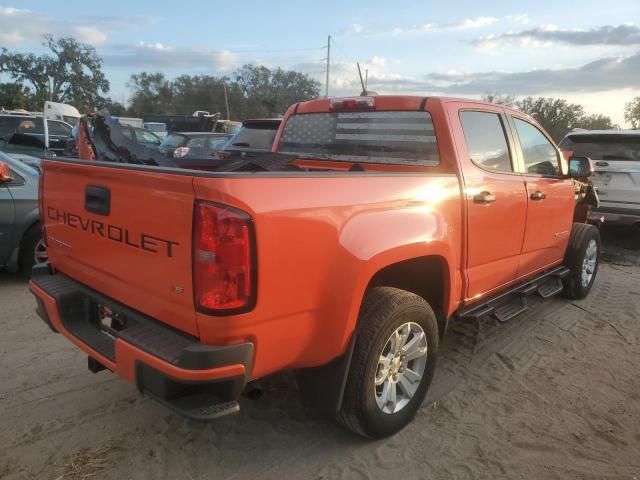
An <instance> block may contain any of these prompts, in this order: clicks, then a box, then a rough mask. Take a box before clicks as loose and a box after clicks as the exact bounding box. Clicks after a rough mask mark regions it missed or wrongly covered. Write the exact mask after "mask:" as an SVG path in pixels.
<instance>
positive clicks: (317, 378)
mask: <svg viewBox="0 0 640 480" xmlns="http://www.w3.org/2000/svg"><path fill="white" fill-rule="evenodd" d="M356 337H357V335H356V333H354V334H353V336H352V337H351V341H350V342H349V345H348V347H347V350H346V351H345V352H344V353H343V354H342V355H340V356H339V357H337V358H335V359H333V360H332V361H331V362H329V363H328V364H326V365H324V366H322V367H315V368H306V369H304V370H300V371H299V372H298V375H297V378H298V389H299V391H300V398H301V400H302V403H303V404H304V405H305V406H307V407H311V408H314V409H316V410H318V411H319V412H320V413H322V414H324V415H327V416H330V417H333V416H335V415H336V413H338V411H339V410H340V407H341V406H342V397H343V395H344V388H345V385H346V384H347V377H348V376H349V367H350V366H351V357H352V356H353V349H354V347H355V345H356Z"/></svg>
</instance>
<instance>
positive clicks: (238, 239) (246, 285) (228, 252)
mask: <svg viewBox="0 0 640 480" xmlns="http://www.w3.org/2000/svg"><path fill="white" fill-rule="evenodd" d="M255 254H256V252H255V241H254V229H253V222H252V220H251V217H250V216H249V215H247V214H246V213H245V212H243V211H241V210H237V209H235V208H231V207H227V206H223V205H217V204H214V203H209V202H200V201H198V202H196V204H195V215H194V239H193V280H194V282H193V283H194V292H195V302H196V307H197V309H198V310H199V311H203V312H208V313H213V314H217V315H230V314H233V313H242V312H246V311H248V310H251V309H252V308H253V306H254V305H255V301H256V284H255V282H256V268H255V265H256V264H255Z"/></svg>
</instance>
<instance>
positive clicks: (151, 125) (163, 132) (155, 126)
mask: <svg viewBox="0 0 640 480" xmlns="http://www.w3.org/2000/svg"><path fill="white" fill-rule="evenodd" d="M142 126H143V127H144V128H146V129H147V130H149V131H150V132H152V133H154V134H155V135H157V136H158V137H159V138H160V140H164V139H165V138H167V124H166V123H162V122H146V123H144V124H143V125H142Z"/></svg>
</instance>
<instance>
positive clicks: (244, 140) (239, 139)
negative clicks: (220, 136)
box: [228, 123, 278, 150]
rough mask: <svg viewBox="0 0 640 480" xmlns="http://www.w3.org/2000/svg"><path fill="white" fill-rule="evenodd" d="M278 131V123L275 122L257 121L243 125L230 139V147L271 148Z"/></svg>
mask: <svg viewBox="0 0 640 480" xmlns="http://www.w3.org/2000/svg"><path fill="white" fill-rule="evenodd" d="M277 131H278V125H277V124H274V123H255V124H251V125H247V126H243V127H242V128H241V129H240V131H239V132H238V133H236V134H235V136H234V137H233V138H232V139H231V140H230V141H229V145H228V146H229V149H231V150H233V149H242V148H251V149H256V150H271V147H272V146H273V141H274V140H275V138H276V132H277Z"/></svg>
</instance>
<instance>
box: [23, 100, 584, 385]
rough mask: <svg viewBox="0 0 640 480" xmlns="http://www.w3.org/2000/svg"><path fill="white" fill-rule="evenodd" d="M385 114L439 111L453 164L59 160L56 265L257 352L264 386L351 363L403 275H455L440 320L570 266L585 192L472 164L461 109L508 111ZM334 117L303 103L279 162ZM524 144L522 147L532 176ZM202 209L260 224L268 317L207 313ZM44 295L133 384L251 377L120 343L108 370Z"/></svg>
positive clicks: (52, 170) (219, 340)
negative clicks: (305, 118)
mask: <svg viewBox="0 0 640 480" xmlns="http://www.w3.org/2000/svg"><path fill="white" fill-rule="evenodd" d="M375 106H376V107H375V108H376V110H375V111H397V110H406V111H412V112H416V111H419V110H425V111H427V112H429V114H430V115H431V118H432V121H433V130H434V134H435V137H436V138H437V147H438V151H439V157H440V162H439V164H438V165H435V166H428V167H427V166H420V165H385V164H366V163H363V164H362V165H360V167H361V169H362V170H363V171H349V168H350V167H351V166H352V165H351V164H350V163H348V162H347V163H345V162H337V161H327V160H317V159H308V158H300V159H297V160H295V163H296V164H297V165H298V166H300V167H303V168H306V169H307V170H306V171H296V172H268V173H264V172H262V173H260V172H258V173H246V172H242V173H240V172H235V173H206V172H194V171H188V170H177V169H173V170H172V169H156V170H154V169H153V168H147V167H138V166H131V165H125V166H123V165H120V164H105V163H103V162H92V163H88V162H77V161H76V162H73V161H68V160H60V161H56V160H45V161H44V162H43V165H44V171H45V175H44V217H45V227H46V238H47V241H48V245H49V257H50V261H51V265H52V266H53V268H54V269H55V270H56V271H59V272H62V273H63V274H65V275H66V276H68V277H70V278H71V279H73V280H75V281H76V282H79V283H81V284H83V285H86V286H88V287H90V288H91V289H93V290H95V291H97V292H100V293H101V294H103V295H105V296H107V297H109V298H112V299H114V300H116V301H117V302H120V303H121V304H124V305H126V306H128V307H130V308H131V309H134V310H135V311H137V312H140V313H142V314H144V315H147V316H148V317H150V318H152V319H154V320H156V321H158V322H161V323H162V324H164V325H167V326H169V327H171V328H173V329H176V330H179V331H181V332H184V333H186V334H188V335H190V336H192V337H194V338H195V339H197V341H199V342H200V343H201V344H203V345H209V346H226V345H236V344H242V343H243V342H249V343H251V344H253V348H254V350H253V355H254V358H253V362H252V364H251V367H250V368H248V369H250V371H248V372H247V373H248V376H249V378H250V379H256V378H260V377H262V376H264V375H267V374H269V373H272V372H276V371H279V370H283V369H291V368H304V367H315V366H321V365H325V364H327V363H328V362H330V361H331V360H333V359H335V358H336V357H338V356H340V355H341V354H343V353H344V352H345V350H346V349H347V346H348V345H349V342H350V340H351V338H352V335H353V332H354V330H355V328H356V322H357V318H358V312H359V310H360V305H361V302H362V298H363V295H364V292H365V290H366V289H367V287H368V285H369V283H370V282H371V280H372V278H373V277H374V276H375V275H376V273H378V272H380V271H381V270H383V269H384V268H385V267H388V266H390V265H394V264H397V263H399V262H403V261H406V260H412V259H418V258H422V257H436V258H437V259H438V260H439V261H440V262H441V264H442V265H443V266H444V268H443V271H444V279H442V281H443V282H444V285H443V286H442V287H443V288H442V290H443V292H444V294H443V297H444V298H442V299H441V300H442V302H441V310H442V313H443V315H444V316H445V317H449V316H451V315H453V314H454V313H455V312H456V310H458V309H459V308H460V307H461V306H463V305H466V304H470V303H473V302H474V301H478V300H479V299H481V298H483V297H486V296H487V295H490V294H491V293H494V292H496V291H498V290H499V289H501V288H504V287H505V286H506V285H509V284H512V283H514V282H515V281H516V280H517V279H520V278H526V277H527V276H531V275H533V274H534V273H535V272H537V271H539V270H540V269H544V268H546V267H548V266H550V265H554V264H557V263H559V262H560V261H561V260H562V257H563V255H564V250H565V249H566V242H567V241H568V234H567V235H564V234H560V235H558V233H560V232H561V231H563V232H564V231H567V230H570V228H571V218H572V216H573V209H574V203H573V202H574V198H573V194H572V193H571V191H570V189H571V185H572V184H571V180H569V179H568V178H557V179H547V178H540V177H535V176H530V175H529V176H527V175H525V174H524V172H522V171H515V172H512V173H510V174H505V173H500V172H495V171H488V170H485V169H482V168H480V167H478V166H477V165H476V164H474V163H473V162H472V161H471V160H470V154H469V151H468V148H467V145H466V141H465V136H464V132H463V129H462V125H461V123H460V120H459V115H458V114H459V111H460V110H463V109H471V110H479V111H489V112H495V113H498V114H500V115H504V116H505V118H506V116H507V115H510V111H509V110H508V109H505V108H503V107H499V106H495V105H488V104H484V103H481V102H473V101H465V100H456V99H439V98H430V99H425V98H422V97H385V96H381V97H375ZM328 109H329V100H326V99H323V100H317V101H312V102H307V103H303V104H299V105H295V106H292V107H291V108H290V109H289V111H288V112H287V113H286V115H285V117H284V120H283V122H282V125H281V127H280V130H279V132H278V134H277V136H276V140H275V143H274V147H273V149H274V151H276V152H277V151H278V148H279V144H280V142H281V139H282V132H283V129H284V128H285V127H286V124H287V121H288V119H289V118H291V117H292V116H293V115H304V114H310V113H314V112H327V111H328ZM505 132H506V134H508V133H509V131H508V129H507V130H505ZM509 141H510V142H511V141H512V140H511V136H509ZM517 148H519V147H512V150H513V152H514V153H513V154H514V162H515V164H516V165H519V163H518V162H519V158H520V157H519V156H518V155H517V154H516V153H515V152H516V150H517ZM326 170H330V171H326ZM91 186H98V187H104V188H106V189H108V190H109V192H110V211H109V212H108V213H106V214H105V212H99V211H97V210H95V209H93V206H92V205H93V203H92V201H93V199H92V197H91V189H90V188H89V187H91ZM534 187H535V188H542V189H544V190H545V191H546V192H547V194H548V196H549V201H548V202H547V203H539V204H536V205H532V204H531V203H532V202H531V201H530V200H529V193H530V192H529V191H530V189H531V188H534ZM483 191H487V192H491V193H492V194H493V195H495V202H494V203H491V204H478V203H477V202H475V201H474V196H475V195H477V194H478V193H480V192H483ZM198 201H206V202H211V203H212V204H215V205H221V206H227V207H232V208H233V209H237V210H241V211H242V212H245V213H246V214H247V215H248V216H249V217H250V219H251V222H252V229H253V231H254V232H255V248H254V251H253V252H252V255H254V259H255V272H256V273H255V275H257V277H256V282H255V292H254V293H255V306H253V308H251V309H250V310H249V311H247V312H244V313H237V314H232V315H216V314H212V313H211V312H207V313H203V311H202V309H199V308H198V306H197V305H195V304H194V288H195V287H194V284H193V283H194V282H193V258H194V255H195V254H196V252H194V251H193V250H194V248H193V245H194V239H193V222H194V204H195V202H198ZM92 210H95V211H92ZM559 212H560V213H559ZM100 225H101V227H100ZM201 253H202V252H199V253H198V254H201ZM204 258H205V260H206V258H208V257H204ZM423 281H424V282H425V284H428V282H430V281H432V280H431V279H430V278H428V277H425V278H424V279H423ZM32 290H33V291H34V294H35V295H36V296H38V297H39V298H41V299H42V300H43V302H44V303H45V305H46V309H47V312H48V314H49V316H50V318H51V319H52V322H53V323H54V326H55V328H56V329H57V330H58V331H61V332H62V333H63V334H65V335H66V336H67V337H69V338H70V339H71V340H72V341H73V342H74V343H75V344H76V345H78V346H79V347H80V348H82V349H83V350H85V351H87V353H89V354H90V355H91V356H93V357H94V358H96V359H98V360H99V361H100V362H102V363H103V364H104V365H106V366H107V367H108V368H110V369H112V370H113V371H115V372H116V373H118V374H120V375H122V376H123V377H124V378H126V379H128V380H130V381H134V380H135V378H134V377H135V362H136V361H142V362H144V363H146V364H149V365H152V366H154V368H157V369H159V370H162V371H163V372H164V373H166V374H167V375H168V376H170V377H172V378H181V379H184V380H186V381H193V380H203V379H214V378H224V377H225V376H233V375H243V374H244V373H245V371H244V366H243V365H229V366H225V367H220V368H215V369H205V370H198V371H191V370H188V369H184V368H178V367H176V366H175V365H169V364H167V363H166V362H163V361H161V360H159V359H157V358H155V357H154V356H153V355H151V354H149V353H148V352H144V351H142V350H141V349H139V348H136V347H135V346H133V345H131V344H128V343H127V342H124V341H122V340H121V339H118V340H116V343H115V355H116V360H115V361H110V360H108V359H106V358H105V357H104V356H101V355H100V354H98V353H97V352H96V351H95V350H93V349H91V348H90V347H88V346H86V345H83V344H82V342H80V341H79V340H77V338H75V337H73V335H71V334H70V333H69V332H65V330H64V328H63V326H62V323H61V322H60V320H59V315H58V312H57V306H56V305H55V301H54V300H53V299H52V298H51V297H49V296H47V295H46V293H45V292H43V291H41V290H40V289H38V288H37V286H35V285H32Z"/></svg>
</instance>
